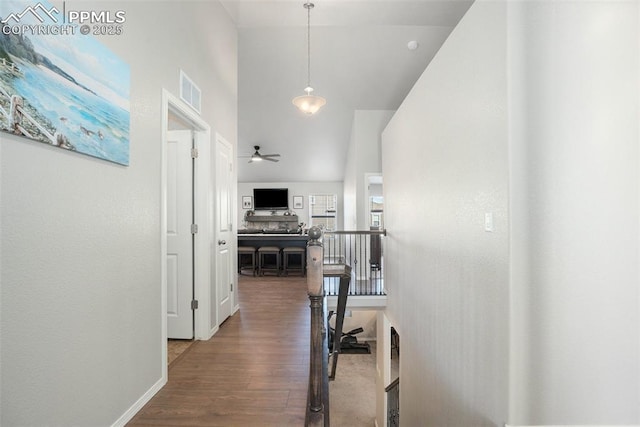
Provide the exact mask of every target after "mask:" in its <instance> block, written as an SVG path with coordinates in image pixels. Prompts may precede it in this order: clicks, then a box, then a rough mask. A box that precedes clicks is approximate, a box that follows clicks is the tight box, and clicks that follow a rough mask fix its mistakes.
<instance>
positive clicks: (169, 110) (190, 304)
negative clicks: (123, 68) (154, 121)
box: [160, 90, 215, 382]
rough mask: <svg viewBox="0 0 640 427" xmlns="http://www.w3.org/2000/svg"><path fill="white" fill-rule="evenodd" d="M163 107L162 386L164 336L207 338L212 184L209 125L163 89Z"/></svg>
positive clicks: (165, 350) (165, 364)
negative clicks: (177, 320) (175, 321)
mask: <svg viewBox="0 0 640 427" xmlns="http://www.w3.org/2000/svg"><path fill="white" fill-rule="evenodd" d="M162 109H163V117H162V141H161V142H162V150H161V152H162V168H161V206H162V210H161V230H160V232H161V235H160V242H161V243H160V247H161V249H160V252H161V254H160V255H161V287H162V301H161V310H162V313H161V321H162V362H163V363H162V366H163V381H164V382H166V381H167V375H168V369H167V367H168V359H169V356H168V338H179V339H186V340H187V342H188V340H193V339H195V340H198V339H208V338H209V337H210V335H209V334H208V331H209V325H210V314H211V310H210V306H209V301H210V294H211V292H212V290H211V283H212V280H211V270H212V265H211V264H212V262H211V249H210V243H211V241H212V238H213V230H212V226H211V220H210V206H211V205H212V203H213V201H212V200H211V198H212V194H213V189H212V186H213V183H212V182H211V179H210V177H211V168H212V166H211V162H210V159H211V152H212V149H211V130H210V127H209V125H208V124H207V123H206V122H204V121H203V120H202V119H201V118H200V116H199V115H198V114H197V113H195V112H194V111H193V110H192V109H191V108H190V107H188V106H187V105H186V104H185V103H184V102H183V101H181V100H180V99H178V98H177V97H175V96H173V95H171V94H170V93H169V92H167V91H166V90H163V93H162ZM185 157H186V158H185ZM177 230H180V231H179V232H177ZM176 237H179V238H178V239H176ZM213 292H215V290H214V291H213ZM170 318H171V322H173V320H175V319H177V318H180V322H181V323H182V324H181V325H180V326H178V327H177V328H178V329H175V328H174V326H175V325H173V324H172V325H171V327H169V325H168V323H169V321H170ZM185 347H186V346H185Z"/></svg>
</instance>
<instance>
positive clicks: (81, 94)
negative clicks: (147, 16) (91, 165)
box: [0, 0, 130, 166]
mask: <svg viewBox="0 0 640 427" xmlns="http://www.w3.org/2000/svg"><path fill="white" fill-rule="evenodd" d="M0 18H1V19H0V21H2V23H0V26H1V28H2V32H1V33H0V130H1V131H4V132H9V133H12V134H15V135H20V136H23V137H26V138H30V139H33V140H36V141H40V142H43V143H46V144H49V145H53V146H56V147H60V148H62V149H66V150H72V151H75V152H78V153H82V154H86V155H89V156H94V157H98V158H100V159H104V160H108V161H110V162H114V163H117V164H121V165H125V166H127V165H129V126H130V112H129V83H130V70H129V65H128V64H127V63H125V62H124V61H123V60H122V59H120V58H119V57H118V56H117V55H115V54H114V53H113V52H112V51H110V50H109V49H108V48H107V47H106V46H104V45H103V44H102V43H101V42H100V41H99V40H98V38H96V36H94V35H93V34H91V31H87V30H91V27H90V26H88V25H79V24H78V23H70V22H69V21H68V20H67V19H66V17H65V16H64V11H60V10H58V9H57V8H55V7H53V6H51V5H50V4H49V3H48V2H46V1H40V2H26V1H24V0H2V1H1V2H0ZM30 27H31V28H30ZM98 37H100V36H98ZM105 37H117V35H111V36H108V35H107V36H105Z"/></svg>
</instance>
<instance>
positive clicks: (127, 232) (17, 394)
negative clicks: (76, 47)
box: [0, 2, 237, 426]
mask: <svg viewBox="0 0 640 427" xmlns="http://www.w3.org/2000/svg"><path fill="white" fill-rule="evenodd" d="M58 6H61V3H60V4H59V5H58ZM83 8H86V9H88V10H91V9H97V10H103V9H106V10H117V9H122V10H125V11H126V17H127V21H126V24H125V31H124V34H123V35H122V36H112V37H105V38H102V39H101V41H103V42H104V43H105V44H107V45H108V46H109V47H110V48H111V49H112V50H113V51H114V52H115V53H116V54H118V55H119V56H121V57H122V58H123V59H124V60H125V61H126V62H127V63H129V64H130V65H131V145H130V148H131V157H130V166H129V167H122V166H118V165H114V164H111V163H108V162H104V161H101V160H97V159H94V158H90V157H87V156H83V155H78V154H74V153H71V152H67V151H63V150H60V149H56V148H52V147H48V146H45V145H44V144H41V143H35V142H29V141H26V140H23V139H20V138H16V137H13V136H10V135H7V134H1V135H0V139H1V141H0V142H1V145H0V152H1V159H0V183H1V189H0V206H1V209H0V221H1V224H0V232H1V239H0V248H1V249H0V251H1V252H0V263H1V265H2V271H1V273H0V280H1V286H2V288H1V292H0V298H1V300H0V301H1V307H0V309H1V312H2V319H1V322H0V323H1V324H2V331H1V334H2V335H1V337H0V345H1V351H0V357H1V360H2V366H1V370H0V373H1V375H2V383H1V393H2V394H1V397H2V401H1V405H0V408H1V411H2V419H1V420H0V424H2V425H85V426H89V425H93V426H97V425H102V426H104V425H110V424H112V423H114V422H115V421H116V420H117V419H118V418H120V417H121V416H122V415H123V414H124V413H125V412H126V411H127V410H128V409H129V408H130V407H131V406H132V405H133V404H134V403H135V402H136V400H138V399H139V398H140V397H141V396H142V395H143V394H144V393H145V392H146V391H147V390H149V389H150V388H151V387H152V386H153V385H154V384H155V383H157V382H158V381H159V380H160V378H161V375H162V366H161V360H162V354H161V346H162V342H161V310H160V301H161V293H160V292H161V287H160V259H161V254H160V232H161V230H160V212H161V206H160V166H161V165H160V158H161V157H160V156H161V145H160V141H161V132H162V123H161V115H162V112H161V108H160V107H161V90H162V88H167V89H168V90H169V91H170V92H172V93H174V94H176V95H178V93H179V87H178V78H179V72H178V69H179V68H183V69H184V70H185V71H186V72H187V74H188V75H189V76H190V77H191V78H192V79H193V80H194V81H195V82H196V83H197V84H198V85H199V86H200V88H201V89H202V93H203V105H202V111H203V114H202V116H203V119H204V120H205V121H206V122H208V123H209V124H210V125H211V126H212V129H213V130H214V131H218V132H220V133H221V134H222V135H223V136H224V137H225V138H226V139H227V140H229V141H230V142H232V143H233V144H234V145H235V144H236V140H237V119H236V111H237V102H236V99H237V77H236V76H237V67H236V64H237V48H236V46H237V42H236V40H237V39H236V30H235V27H234V25H233V23H232V22H231V20H230V18H229V17H228V16H227V14H226V12H225V11H224V9H223V8H222V7H221V6H220V5H219V4H218V3H209V2H207V3H203V2H180V3H178V2H143V3H139V2H104V3H83ZM159 46H161V48H159Z"/></svg>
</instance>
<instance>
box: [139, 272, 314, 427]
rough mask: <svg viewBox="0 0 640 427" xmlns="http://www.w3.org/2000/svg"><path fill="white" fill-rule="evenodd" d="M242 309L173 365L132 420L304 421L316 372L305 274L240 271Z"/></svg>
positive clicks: (163, 423) (192, 423)
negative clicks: (260, 274)
mask: <svg viewBox="0 0 640 427" xmlns="http://www.w3.org/2000/svg"><path fill="white" fill-rule="evenodd" d="M238 297H239V302H240V311H238V312H237V313H236V314H234V315H233V316H232V317H230V318H229V319H228V320H227V321H226V322H225V323H223V324H222V326H221V327H220V330H219V331H218V333H217V334H216V335H215V336H214V337H213V338H211V339H210V340H209V341H198V342H196V343H195V344H194V345H193V346H192V347H191V349H190V350H189V352H188V353H187V354H185V355H184V357H182V358H181V359H180V360H177V361H176V362H175V363H173V364H172V365H171V366H170V367H169V382H168V383H167V385H166V386H165V387H164V388H163V389H162V390H161V391H160V392H158V394H157V395H156V396H154V397H153V399H152V400H151V401H150V402H149V403H147V405H145V407H144V408H142V410H141V411H140V412H139V413H138V414H137V415H136V416H135V417H134V418H133V420H131V422H130V423H129V424H128V425H129V426H150V425H153V426H302V425H304V417H305V405H306V399H307V383H308V375H309V300H308V298H307V284H306V278H304V277H249V276H241V278H240V283H239V284H238Z"/></svg>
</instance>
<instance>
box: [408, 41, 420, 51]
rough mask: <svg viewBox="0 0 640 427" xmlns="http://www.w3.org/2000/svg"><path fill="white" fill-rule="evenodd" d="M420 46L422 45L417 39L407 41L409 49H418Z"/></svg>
mask: <svg viewBox="0 0 640 427" xmlns="http://www.w3.org/2000/svg"><path fill="white" fill-rule="evenodd" d="M418 46H420V45H419V44H418V42H417V41H415V40H411V41H410V42H409V43H407V49H409V50H416V49H417V48H418Z"/></svg>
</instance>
